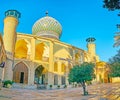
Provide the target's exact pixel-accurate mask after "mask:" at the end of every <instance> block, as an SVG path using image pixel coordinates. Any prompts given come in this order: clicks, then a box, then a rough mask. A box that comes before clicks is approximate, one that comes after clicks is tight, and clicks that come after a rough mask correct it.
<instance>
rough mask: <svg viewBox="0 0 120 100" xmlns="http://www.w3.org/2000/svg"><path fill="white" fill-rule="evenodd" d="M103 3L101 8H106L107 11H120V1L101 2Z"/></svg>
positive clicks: (105, 0)
mask: <svg viewBox="0 0 120 100" xmlns="http://www.w3.org/2000/svg"><path fill="white" fill-rule="evenodd" d="M103 2H104V4H103V7H104V8H107V9H108V10H109V11H114V10H118V9H120V0H103Z"/></svg>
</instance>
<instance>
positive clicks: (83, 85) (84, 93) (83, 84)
mask: <svg viewBox="0 0 120 100" xmlns="http://www.w3.org/2000/svg"><path fill="white" fill-rule="evenodd" d="M82 87H83V95H86V85H85V82H83V83H82Z"/></svg>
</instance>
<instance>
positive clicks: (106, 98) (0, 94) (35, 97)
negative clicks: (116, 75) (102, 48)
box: [0, 83, 120, 100]
mask: <svg viewBox="0 0 120 100" xmlns="http://www.w3.org/2000/svg"><path fill="white" fill-rule="evenodd" d="M88 91H89V95H87V96H83V95H82V88H81V87H78V88H66V89H57V90H28V89H16V88H11V89H8V88H2V90H0V100H120V83H119V84H100V85H91V86H88Z"/></svg>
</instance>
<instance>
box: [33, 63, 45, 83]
mask: <svg viewBox="0 0 120 100" xmlns="http://www.w3.org/2000/svg"><path fill="white" fill-rule="evenodd" d="M46 73H47V69H46V68H45V67H43V65H39V66H38V67H37V68H36V69H35V75H34V76H35V78H34V83H35V84H46V83H47V80H46Z"/></svg>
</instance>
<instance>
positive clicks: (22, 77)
mask: <svg viewBox="0 0 120 100" xmlns="http://www.w3.org/2000/svg"><path fill="white" fill-rule="evenodd" d="M20 83H24V72H21V73H20Z"/></svg>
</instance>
